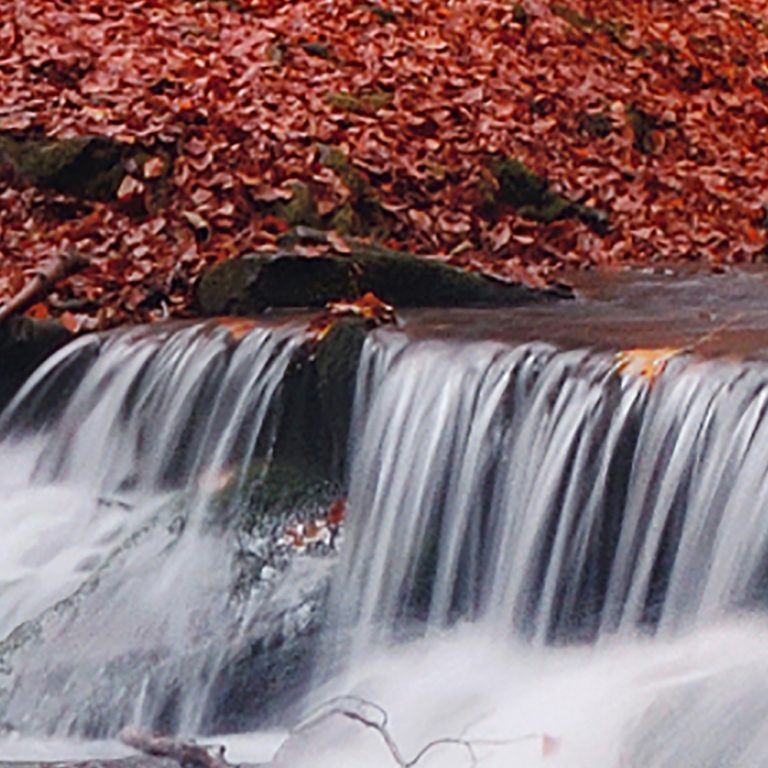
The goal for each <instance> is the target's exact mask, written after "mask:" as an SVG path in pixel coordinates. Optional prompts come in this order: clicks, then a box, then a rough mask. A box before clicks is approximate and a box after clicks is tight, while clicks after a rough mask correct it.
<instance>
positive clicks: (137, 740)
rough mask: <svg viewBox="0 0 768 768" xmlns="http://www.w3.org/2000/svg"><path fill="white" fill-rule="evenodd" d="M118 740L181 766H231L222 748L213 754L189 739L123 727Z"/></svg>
mask: <svg viewBox="0 0 768 768" xmlns="http://www.w3.org/2000/svg"><path fill="white" fill-rule="evenodd" d="M120 741H122V742H123V744H125V745H127V746H129V747H132V748H133V749H135V750H138V751H139V752H143V753H144V754H145V755H149V756H150V757H168V758H170V759H171V760H175V761H176V762H177V763H178V764H179V765H181V766H182V768H233V766H232V763H228V762H227V761H226V760H225V759H224V748H223V747H219V748H218V754H217V755H214V754H211V752H209V751H208V748H206V747H203V746H200V745H199V744H194V743H192V742H189V741H180V740H178V739H173V738H171V737H169V736H153V735H152V734H149V733H144V732H143V731H139V730H137V729H135V728H124V729H123V730H122V731H121V733H120Z"/></svg>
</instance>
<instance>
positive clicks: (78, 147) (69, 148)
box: [0, 133, 171, 203]
mask: <svg viewBox="0 0 768 768" xmlns="http://www.w3.org/2000/svg"><path fill="white" fill-rule="evenodd" d="M160 155H161V156H162V157H163V159H164V161H165V162H164V166H165V171H164V173H163V174H161V176H160V177H159V178H156V179H153V180H152V181H151V182H148V187H149V188H150V191H151V192H152V198H153V203H154V202H158V203H159V201H160V198H161V197H162V195H161V190H162V187H163V184H164V181H165V177H166V176H167V174H168V172H169V171H170V167H171V161H170V157H168V156H166V153H163V152H161V153H160ZM150 156H151V155H150V154H149V153H148V152H147V151H146V150H145V149H143V148H141V147H137V146H134V145H129V144H124V143H121V142H119V141H115V140H113V139H108V138H105V137H101V136H77V137H74V138H70V139H51V138H47V137H37V136H34V137H25V136H18V135H11V134H9V133H0V162H3V161H4V162H9V163H10V164H11V165H12V166H13V168H14V170H15V172H16V174H17V175H18V176H19V178H21V179H22V180H23V181H25V182H26V183H28V184H31V185H32V186H35V187H39V188H40V189H50V190H53V191H56V192H61V193H64V194H68V195H72V196H73V197H77V198H79V199H82V200H99V201H103V202H109V201H112V200H115V199H116V197H117V191H118V188H119V187H120V183H121V182H122V180H123V178H124V177H125V175H126V172H127V171H128V170H131V169H132V171H133V172H134V173H135V174H136V175H137V177H139V178H140V177H141V169H142V167H143V165H144V162H145V160H147V159H148V158H149V157H150Z"/></svg>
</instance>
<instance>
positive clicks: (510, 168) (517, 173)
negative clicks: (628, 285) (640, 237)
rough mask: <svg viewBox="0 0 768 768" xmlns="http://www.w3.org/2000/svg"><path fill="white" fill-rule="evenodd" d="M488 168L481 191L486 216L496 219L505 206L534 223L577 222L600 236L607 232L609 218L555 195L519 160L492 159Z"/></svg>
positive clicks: (595, 210) (593, 209) (508, 158)
mask: <svg viewBox="0 0 768 768" xmlns="http://www.w3.org/2000/svg"><path fill="white" fill-rule="evenodd" d="M487 168H488V171H489V174H487V175H486V176H485V177H484V179H483V182H482V184H483V186H482V188H481V194H482V196H483V207H484V208H485V213H486V215H489V216H491V217H495V216H496V215H497V214H498V209H499V208H504V207H507V206H508V207H512V208H514V209H515V210H516V211H517V212H518V213H519V214H520V215H521V216H524V217H526V218H529V219H533V220H534V221H541V222H545V223H550V222H553V221H557V220H558V219H579V220H580V221H583V222H584V223H585V224H587V225H588V226H590V227H591V228H592V229H594V230H595V231H597V232H599V233H601V234H602V233H604V232H605V231H606V230H607V227H608V218H607V215H606V214H605V213H604V212H603V211H600V210H599V209H597V208H592V207H590V206H586V205H581V204H580V203H576V202H574V201H572V200H569V199H568V198H567V197H565V196H564V195H561V194H559V193H557V192H555V191H554V190H553V189H552V188H551V187H550V185H549V182H548V181H547V180H546V179H545V178H544V177H543V176H540V175H539V174H537V173H535V172H534V171H532V170H531V169H530V168H528V166H526V165H525V163H523V162H521V161H520V160H517V159H515V158H510V157H505V156H497V157H492V158H490V159H489V160H488V164H487Z"/></svg>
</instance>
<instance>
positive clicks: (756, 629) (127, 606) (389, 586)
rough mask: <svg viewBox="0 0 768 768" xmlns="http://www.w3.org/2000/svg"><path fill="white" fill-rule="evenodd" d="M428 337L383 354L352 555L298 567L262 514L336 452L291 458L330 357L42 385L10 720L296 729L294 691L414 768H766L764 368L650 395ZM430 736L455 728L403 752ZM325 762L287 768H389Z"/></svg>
mask: <svg viewBox="0 0 768 768" xmlns="http://www.w3.org/2000/svg"><path fill="white" fill-rule="evenodd" d="M428 336H429V334H422V335H421V336H417V335H413V336H412V335H409V333H408V332H407V329H406V331H403V330H397V329H380V330H378V331H376V332H373V333H369V334H368V335H367V337H366V340H365V343H364V345H363V347H362V352H361V353H360V359H359V363H358V364H357V378H356V383H355V395H354V403H353V404H347V405H345V406H344V407H345V408H347V406H349V408H348V410H349V412H348V413H347V414H346V415H347V416H348V417H349V418H350V419H351V429H350V434H349V448H348V451H347V461H346V481H345V483H344V484H345V486H346V487H345V488H344V489H343V490H344V492H345V494H346V496H347V503H346V507H347V514H346V522H345V524H344V529H343V532H342V534H341V535H339V537H338V542H337V544H336V545H334V546H333V547H329V546H323V547H317V548H314V549H312V548H305V547H303V546H302V547H296V548H295V550H296V551H293V550H294V548H289V549H290V550H291V551H290V552H286V550H285V535H284V532H285V530H286V526H287V525H289V524H291V521H294V522H295V520H296V519H298V518H295V517H291V515H292V512H290V511H289V512H288V513H285V514H283V512H281V513H280V514H277V515H270V514H266V513H264V512H263V510H264V509H265V508H266V507H265V506H264V504H265V502H264V500H263V498H262V497H263V496H264V495H265V494H267V492H268V488H267V484H266V482H265V481H264V478H265V477H266V473H267V472H268V471H272V469H273V468H274V466H275V464H276V463H277V464H279V463H280V462H276V456H278V455H279V456H280V461H283V459H284V456H283V454H281V453H280V451H279V450H277V448H278V447H279V446H281V445H287V446H289V448H290V451H294V453H290V451H289V453H290V456H291V457H294V456H295V455H298V454H296V453H295V451H296V450H298V452H299V454H301V455H302V456H304V454H306V453H307V451H308V450H309V449H308V448H307V446H308V445H309V442H311V440H310V438H311V437H312V435H309V434H307V433H299V439H298V440H296V439H295V435H294V436H293V437H292V438H291V439H285V430H286V429H287V427H286V425H287V424H288V422H290V420H291V419H292V418H294V417H295V416H296V414H292V413H290V412H289V411H290V403H295V402H296V401H295V399H294V400H291V398H290V397H288V398H286V387H287V386H288V385H287V382H289V381H290V380H292V378H291V377H292V376H293V377H294V379H295V376H296V375H298V374H296V371H297V370H305V368H306V366H307V365H309V364H310V363H309V362H308V361H311V360H312V359H314V356H315V355H316V350H314V348H310V349H309V351H307V349H306V348H305V346H304V334H303V332H302V330H301V328H300V327H299V326H298V325H296V324H291V323H287V324H284V325H281V324H277V323H273V324H271V325H264V326H258V325H254V326H253V327H252V328H248V329H247V332H245V333H242V329H241V330H240V331H238V332H234V331H233V330H232V329H230V328H228V327H227V325H226V324H217V323H206V324H197V325H186V326H183V325H182V326H168V327H162V328H160V329H142V328H139V329H133V330H130V331H127V332H120V333H116V334H105V335H99V336H92V337H86V338H83V339H81V340H79V341H77V342H75V343H74V344H72V345H70V346H69V347H67V348H65V349H63V350H61V351H60V352H59V353H57V354H56V355H55V356H54V357H53V358H51V359H50V360H49V361H48V362H47V363H45V364H44V365H43V367H41V368H40V369H39V370H38V371H37V372H36V374H35V375H34V377H33V378H32V379H31V380H30V381H29V382H28V384H27V385H26V386H25V388H24V389H23V391H22V392H21V393H19V395H18V396H17V397H16V399H15V400H14V402H13V403H12V404H11V406H10V407H9V408H8V409H7V410H6V411H5V413H4V414H3V415H2V417H0V459H2V461H0V491H1V492H2V497H1V498H2V500H0V518H2V526H3V531H4V535H3V537H2V538H1V539H0V720H1V721H3V722H4V723H6V725H7V727H8V728H10V729H12V730H14V731H18V732H22V733H24V732H28V733H33V734H34V733H39V734H45V733H47V734H56V735H78V736H85V737H91V738H101V737H104V736H109V735H113V734H114V733H116V731H117V730H118V729H119V728H120V727H122V726H123V725H125V724H128V723H134V724H138V725H143V726H145V727H152V728H163V729H165V730H171V731H176V732H181V733H186V734H194V733H200V732H208V731H210V730H211V729H217V728H229V727H232V728H237V729H245V728H249V727H253V726H254V725H255V724H258V723H261V722H263V719H264V716H265V712H266V714H268V715H269V716H270V717H272V718H273V720H272V721H273V722H278V723H282V724H285V723H288V722H289V721H290V719H291V718H293V717H294V716H295V712H296V709H295V708H294V709H290V710H289V709H288V708H287V705H288V703H289V702H290V703H291V705H292V706H293V707H295V706H296V699H297V695H303V694H304V693H305V692H306V691H305V690H300V691H299V693H298V694H297V695H294V696H293V697H291V696H287V697H285V698H282V693H283V692H284V690H283V689H285V688H287V687H288V686H289V684H290V683H291V680H290V678H291V676H293V678H296V677H302V679H303V680H304V683H305V687H306V685H311V686H312V690H311V691H310V692H309V694H308V695H307V697H306V699H305V701H306V705H307V706H308V707H309V706H311V704H312V703H313V702H317V701H319V700H322V699H323V698H326V697H328V696H329V695H335V694H337V693H344V692H350V691H351V692H353V693H356V694H359V695H365V696H366V697H369V698H374V699H376V700H377V701H380V703H382V704H384V705H386V706H387V707H388V708H390V709H392V710H393V712H394V713H395V714H396V713H397V712H398V711H399V712H400V720H399V721H398V723H399V724H398V723H396V724H395V725H393V728H396V735H397V737H398V738H399V739H401V740H402V742H403V744H404V748H406V747H407V748H413V750H414V751H416V749H417V748H418V747H419V745H423V743H424V741H425V739H429V738H434V736H435V733H434V731H435V729H436V728H437V726H438V725H439V726H440V728H437V730H438V731H439V730H441V729H448V734H450V733H454V734H456V733H465V732H466V733H469V734H470V736H473V737H474V736H478V735H479V736H480V737H483V738H491V739H493V738H495V739H502V738H503V737H505V736H510V735H514V734H515V733H528V732H534V733H539V732H544V730H545V729H546V730H548V731H550V730H551V731H554V732H556V733H557V735H558V736H562V739H563V742H564V743H565V744H566V747H564V751H563V755H565V757H563V758H562V760H561V763H558V764H562V765H563V766H569V767H571V766H579V765H582V764H584V763H583V762H580V761H583V759H585V758H584V756H585V755H586V756H588V758H589V760H592V761H594V764H599V765H604V766H614V765H616V766H619V765H621V766H625V765H626V766H633V767H634V766H638V768H639V766H641V765H642V766H643V768H653V767H654V766H655V767H656V768H672V766H675V767H676V768H677V766H691V767H693V766H696V768H700V767H701V766H712V768H714V766H717V765H729V766H742V767H743V768H749V767H750V766H752V765H760V764H762V762H764V760H765V759H766V757H768V729H767V728H766V726H765V722H766V721H765V718H766V717H768V710H766V708H765V704H764V701H765V700H766V697H765V694H766V692H767V691H766V689H767V688H768V687H767V686H766V685H764V684H763V683H762V682H761V680H762V679H763V678H764V675H763V674H762V671H763V670H766V669H768V652H766V651H765V648H766V643H765V640H766V639H768V627H766V626H765V623H764V614H765V608H764V606H765V603H766V599H767V598H768V523H766V520H765V515H764V509H765V508H766V504H767V503H768V471H767V470H768V463H767V462H766V459H765V446H766V445H768V418H766V410H767V409H768V367H767V366H766V365H765V363H761V362H743V361H742V362H738V363H737V362H733V361H728V360H724V359H712V360H704V359H698V358H694V357H691V356H683V355H681V356H678V357H676V358H674V359H672V360H671V361H669V363H668V364H667V366H666V369H665V370H664V372H663V373H662V374H661V375H660V376H658V377H657V378H655V379H654V380H653V381H650V380H649V379H648V378H645V377H643V376H635V375H631V374H629V373H627V372H626V371H624V372H622V371H621V370H619V367H618V366H617V365H616V362H615V359H614V357H613V356H612V355H611V354H609V353H606V352H601V351H594V350H588V349H564V348H560V347H555V346H553V345H551V344H547V343H543V342H532V343H514V344H513V343H509V342H502V341H478V340H476V339H475V340H472V341H461V340H457V339H437V338H429V337H428ZM301 355H304V357H301ZM297 360H299V361H300V364H298V365H297V363H296V361H297ZM302 366H303V367H302ZM294 383H295V382H294ZM324 386H326V387H327V386H328V382H327V381H326V382H325V383H324ZM331 391H332V388H331ZM318 402H320V401H318ZM323 402H325V401H323ZM315 407H316V404H315V403H314V401H312V402H309V403H308V404H307V408H306V410H307V412H308V413H309V414H310V416H312V418H311V419H310V421H309V422H307V423H311V424H316V423H317V419H316V416H317V414H314V413H313V408H315ZM330 434H331V432H330V431H328V432H327V433H326V432H324V433H323V435H324V436H327V435H330ZM315 437H316V436H315ZM305 438H306V440H305ZM325 439H326V437H323V440H325ZM281 440H282V442H281ZM297 445H298V449H297V448H296V446H297ZM312 450H315V451H316V452H317V451H319V452H320V453H325V454H328V455H330V454H333V460H332V461H329V462H326V464H323V462H322V461H318V462H317V464H318V466H319V465H323V466H326V465H327V466H331V465H332V464H333V465H335V463H336V462H337V459H338V456H336V453H337V452H336V451H335V449H334V450H332V449H331V447H330V446H326V445H325V444H324V443H323V441H322V440H321V441H320V444H319V448H318V447H317V446H315V447H314V448H313V449H312ZM321 458H327V457H326V456H324V457H321ZM342 458H343V457H342ZM291 460H293V459H291ZM310 465H311V466H314V464H312V462H309V463H307V464H306V465H305V464H301V466H300V468H299V472H300V473H301V472H304V471H305V467H309V466H310ZM282 469H284V467H282V468H281V471H282ZM294 469H295V468H294ZM313 471H314V470H313ZM307 472H309V470H307ZM279 477H282V475H279ZM305 479H308V478H305ZM282 482H283V481H282V480H280V481H279V482H278V485H279V486H280V488H279V490H280V492H281V493H282V491H284V490H285V489H284V488H283V487H282V486H281V485H280V483H282ZM329 482H330V481H329ZM334 488H335V486H334ZM260 494H261V496H260ZM321 496H322V494H320V495H319V496H318V498H317V499H316V500H315V501H312V502H310V503H309V506H308V507H307V509H309V510H310V513H309V514H310V517H311V516H312V515H317V514H319V511H321V510H322V509H323V508H324V507H323V505H325V504H326V497H325V496H322V498H321ZM281 498H282V497H281ZM285 498H288V499H289V501H290V503H291V504H294V506H297V505H299V506H300V505H301V504H304V502H297V501H296V500H295V499H294V497H292V496H290V495H289V496H286V497H285ZM254 500H255V501H254ZM254 505H255V506H254ZM254 510H256V511H254ZM259 510H261V511H259ZM280 547H283V549H282V550H280V549H279V548H280ZM336 549H339V553H338V554H337V553H336ZM275 553H277V554H275ZM321 624H322V626H321ZM720 648H722V649H726V650H725V652H724V653H721V652H720V651H719V650H718V649H720ZM295 682H296V680H295V679H294V680H293V683H295ZM299 687H300V686H299ZM406 692H407V693H406ZM607 701H610V702H611V703H610V704H609V703H606V702H607ZM415 702H419V704H418V707H417V705H416V703H415ZM420 708H427V709H429V711H431V712H432V711H433V712H434V714H433V715H430V720H429V722H430V723H431V725H430V726H429V727H427V726H425V727H424V728H419V727H417V725H416V724H415V723H414V722H409V721H406V722H405V724H404V723H403V714H402V713H403V712H410V715H411V718H412V719H413V720H414V721H415V722H418V721H419V718H421V719H422V720H424V719H425V717H426V716H422V714H420V713H421V709H420ZM680 710H684V715H683V714H681V713H680ZM670 712H674V713H677V714H676V715H675V716H676V717H679V718H680V722H681V723H682V726H681V729H678V730H677V731H676V730H675V729H674V728H673V727H672V726H671V725H670V723H669V719H670ZM233 713H235V714H233ZM587 713H589V716H590V717H591V718H593V719H594V720H595V721H596V722H598V723H604V728H605V733H604V734H603V733H601V732H600V731H599V729H598V733H597V734H595V733H592V732H591V731H590V728H591V727H592V726H591V725H590V722H588V721H587V719H586V718H587ZM736 714H738V722H735V721H734V718H735V717H736ZM723 722H727V723H730V727H731V729H732V731H733V733H734V734H736V735H735V736H733V737H731V736H727V737H723V738H722V739H721V740H720V741H719V742H718V741H717V739H715V737H714V736H712V735H711V734H712V733H714V732H715V731H717V729H718V728H719V724H721V723H723ZM350 729H352V730H350ZM718 732H719V731H718ZM729 733H730V732H729ZM438 735H440V734H439V733H438ZM442 735H446V734H445V733H443V734H442ZM308 738H309V741H308V744H309V747H308V748H307V751H306V752H304V753H302V752H301V749H297V751H296V752H295V753H294V755H293V756H292V757H291V758H287V759H288V762H287V763H285V764H287V765H290V766H292V768H298V767H299V766H304V765H306V766H309V765H313V766H319V765H329V766H332V765H357V764H361V761H362V762H363V763H364V764H366V765H368V764H370V765H371V766H373V765H375V766H379V765H382V766H383V765H387V764H388V763H387V761H386V759H383V758H382V760H380V761H379V762H376V759H374V758H369V753H370V746H371V745H370V742H366V743H365V744H366V746H365V749H364V750H362V751H360V749H359V747H360V743H359V742H358V740H357V739H358V736H357V734H356V733H355V732H354V729H353V726H351V725H350V724H349V723H347V724H346V726H344V725H336V726H333V727H331V726H329V728H328V730H327V732H323V733H316V734H314V735H313V736H311V737H308ZM736 740H738V744H735V743H734V742H735V741H736ZM569 745H570V746H569ZM694 747H695V748H694ZM516 748H517V747H516ZM523 748H524V745H523V746H522V747H520V749H523ZM569 748H570V749H571V750H572V751H571V753H569V752H568V749H569ZM355 750H358V751H355ZM580 750H581V751H580ZM491 751H493V750H491ZM1 753H2V742H0V757H1V756H2V754H1ZM494 755H495V757H494V756H493V755H491V756H490V757H489V761H490V762H489V763H488V764H489V765H496V764H499V765H501V764H507V763H504V762H503V759H507V758H509V760H512V759H513V758H514V759H518V758H519V759H520V761H521V762H520V763H519V764H520V765H538V764H539V762H540V757H541V756H540V754H539V753H536V754H533V753H531V754H528V755H527V757H526V756H521V755H522V753H519V754H518V753H515V754H514V755H511V756H510V754H509V753H504V754H502V753H499V755H500V756H499V755H496V753H494ZM385 757H386V755H385ZM464 758H466V755H463V756H462V755H459V756H458V757H456V756H455V755H453V754H451V756H450V757H446V756H444V757H442V758H441V759H444V760H445V762H444V763H440V764H441V765H446V766H451V767H452V766H454V765H455V766H463V765H465V764H466V761H464V762H462V760H464ZM497 758H498V760H502V762H497V763H494V762H493V760H494V759H497ZM369 759H370V762H366V761H368V760H369ZM291 761H293V762H291ZM718 761H719V762H718Z"/></svg>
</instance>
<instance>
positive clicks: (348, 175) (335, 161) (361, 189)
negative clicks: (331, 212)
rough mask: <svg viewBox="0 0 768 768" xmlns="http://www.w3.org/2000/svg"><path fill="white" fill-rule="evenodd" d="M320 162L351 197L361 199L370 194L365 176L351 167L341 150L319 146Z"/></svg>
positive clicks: (369, 186)
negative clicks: (339, 180)
mask: <svg viewBox="0 0 768 768" xmlns="http://www.w3.org/2000/svg"><path fill="white" fill-rule="evenodd" d="M320 162H321V163H322V164H323V165H324V166H325V167H326V168H330V169H331V170H332V171H333V172H334V173H335V174H336V175H337V176H338V177H339V178H340V179H341V181H342V182H343V183H344V186H345V187H347V189H348V190H349V191H350V193H351V194H352V196H353V197H355V198H362V197H366V196H368V195H371V194H372V190H371V185H370V184H369V182H368V179H367V178H366V176H365V174H364V173H361V172H360V171H358V170H357V168H355V167H354V165H352V163H351V162H350V159H349V158H348V157H347V155H346V153H345V152H344V151H343V150H341V149H339V148H338V147H333V146H330V145H328V144H321V145H320Z"/></svg>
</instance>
